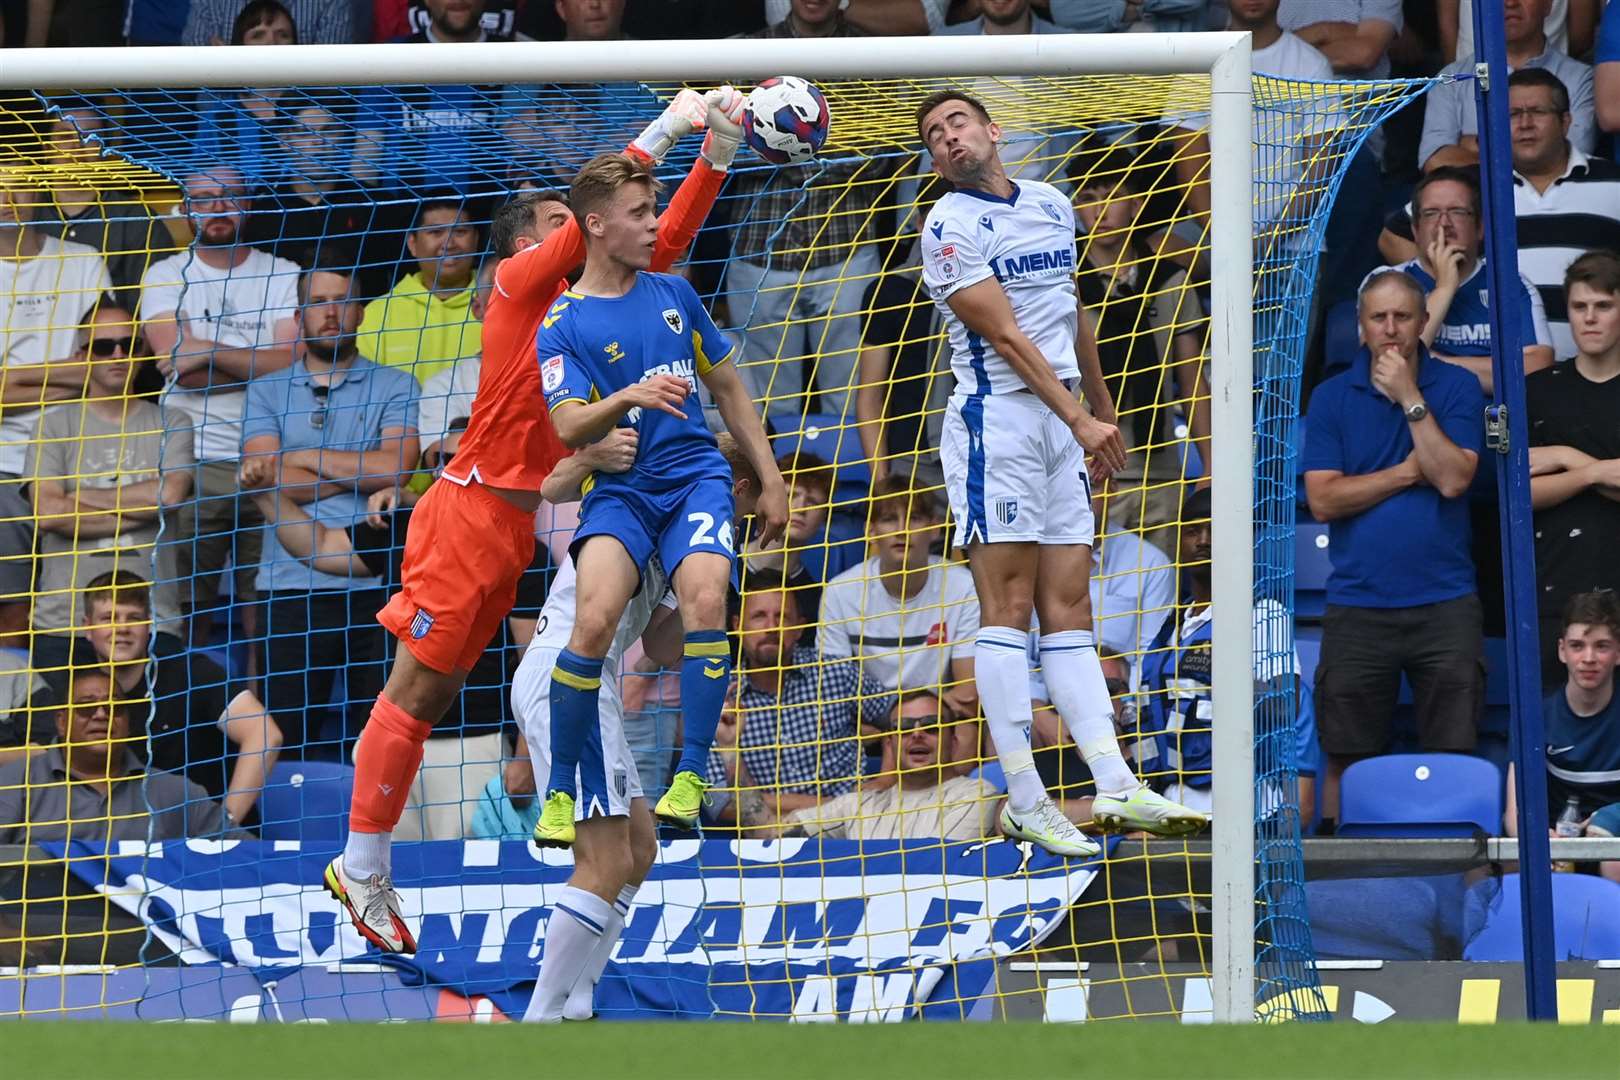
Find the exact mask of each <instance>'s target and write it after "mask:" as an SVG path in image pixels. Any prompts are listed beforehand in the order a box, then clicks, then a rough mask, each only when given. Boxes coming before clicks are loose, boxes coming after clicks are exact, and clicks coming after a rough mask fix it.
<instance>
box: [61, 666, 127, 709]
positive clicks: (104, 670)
mask: <svg viewBox="0 0 1620 1080" xmlns="http://www.w3.org/2000/svg"><path fill="white" fill-rule="evenodd" d="M92 678H93V679H106V680H107V682H108V683H110V684H111V685H112V689H113V692H112V694H111V696H110V700H109V701H108V702H107V706H108V709H109V710H110V711H112V712H121V713H123V714H124V715H126V716H127V715H129V707H130V706H131V705H132V704H134V703H135V700H137V699H132V698H131V697H129V696H126V695H125V694H122V693H120V692H119V690H118V678H117V676H116V675H115V674H114V673H113V670H112V668H111V667H110V666H108V665H106V664H69V665H68V666H67V668H66V669H65V670H62V671H53V672H51V674H50V675H48V676H46V677H45V691H44V697H43V698H42V699H41V700H42V704H44V705H45V706H46V709H45V711H48V712H56V713H64V712H67V710H69V709H71V708H72V707H73V687H74V686H76V685H77V684H78V682H79V680H80V679H92ZM131 693H134V691H131ZM96 703H97V704H99V703H100V701H99V699H98V701H97V702H96Z"/></svg>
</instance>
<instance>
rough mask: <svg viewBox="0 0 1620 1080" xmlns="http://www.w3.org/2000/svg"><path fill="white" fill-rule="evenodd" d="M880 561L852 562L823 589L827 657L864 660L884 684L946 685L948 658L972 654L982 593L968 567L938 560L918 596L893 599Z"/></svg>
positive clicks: (822, 643)
mask: <svg viewBox="0 0 1620 1080" xmlns="http://www.w3.org/2000/svg"><path fill="white" fill-rule="evenodd" d="M880 573H881V571H880V569H879V565H878V560H877V559H875V558H874V559H868V560H866V561H865V562H863V563H860V564H858V565H856V566H852V567H850V568H849V569H848V570H845V571H844V572H843V573H842V574H839V575H838V576H837V577H835V578H833V579H832V580H831V581H829V582H827V587H826V589H825V590H824V591H823V592H822V594H821V629H820V630H819V632H818V633H817V635H816V640H817V643H818V645H819V647H820V649H821V655H822V656H823V657H824V658H827V659H832V658H839V659H842V658H844V657H849V658H851V659H854V660H858V661H860V664H861V673H862V674H863V675H865V676H867V677H868V678H870V679H872V680H873V681H874V682H876V683H878V684H879V685H880V686H882V687H883V689H885V690H896V689H902V688H903V689H906V690H932V691H934V692H935V693H938V692H939V690H940V685H941V684H942V683H943V684H945V685H949V684H950V683H951V682H952V681H953V680H952V679H951V677H950V662H951V661H952V660H957V659H970V658H972V656H973V639H974V638H975V637H976V636H977V635H978V633H979V598H978V595H977V594H976V593H975V592H974V590H973V575H972V574H970V573H968V571H967V569H966V568H965V567H961V566H946V565H945V564H944V563H942V562H940V561H939V560H937V559H936V560H935V561H934V563H933V567H932V569H931V570H930V571H929V573H928V581H927V583H926V584H924V585H923V587H922V589H921V590H920V591H918V593H917V594H916V595H915V596H911V597H908V598H907V599H905V600H896V599H895V598H894V596H893V594H891V593H890V592H889V590H888V589H885V588H884V587H883V580H882V578H881V577H880V576H879V575H880Z"/></svg>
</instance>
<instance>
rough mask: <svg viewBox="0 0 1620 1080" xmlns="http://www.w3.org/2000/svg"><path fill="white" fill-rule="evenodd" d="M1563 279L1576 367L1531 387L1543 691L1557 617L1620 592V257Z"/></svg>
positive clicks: (1555, 663)
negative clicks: (1618, 549)
mask: <svg viewBox="0 0 1620 1080" xmlns="http://www.w3.org/2000/svg"><path fill="white" fill-rule="evenodd" d="M1564 280H1565V282H1566V283H1567V284H1566V286H1565V292H1566V293H1567V295H1568V297H1569V314H1570V326H1571V328H1572V329H1573V331H1574V337H1575V358H1574V359H1573V360H1570V361H1568V362H1567V363H1563V364H1557V365H1554V366H1553V367H1551V368H1548V369H1546V370H1544V371H1538V372H1535V373H1534V374H1532V375H1530V376H1529V377H1528V378H1526V379H1525V381H1524V397H1525V407H1526V409H1527V411H1528V412H1529V416H1530V503H1531V506H1532V507H1534V508H1535V515H1536V516H1535V536H1536V585H1537V590H1538V592H1537V600H1538V602H1539V604H1540V608H1541V677H1542V684H1543V685H1544V686H1552V685H1553V684H1554V683H1556V682H1558V681H1560V680H1561V679H1562V678H1563V661H1562V660H1560V659H1559V655H1558V653H1559V650H1560V649H1561V648H1562V640H1563V633H1562V631H1563V624H1562V623H1561V622H1560V621H1559V618H1558V612H1560V611H1561V610H1562V609H1563V607H1564V605H1565V604H1566V603H1567V602H1568V601H1569V600H1570V598H1571V597H1573V596H1576V595H1578V594H1580V593H1588V592H1601V591H1604V590H1608V591H1614V590H1620V560H1616V558H1615V552H1614V542H1615V538H1616V537H1620V256H1617V255H1615V254H1613V253H1611V252H1607V251H1594V252H1592V253H1591V254H1588V255H1583V256H1581V257H1580V258H1578V259H1576V260H1575V261H1574V263H1572V264H1571V265H1570V267H1569V270H1568V271H1566V273H1565V277H1564Z"/></svg>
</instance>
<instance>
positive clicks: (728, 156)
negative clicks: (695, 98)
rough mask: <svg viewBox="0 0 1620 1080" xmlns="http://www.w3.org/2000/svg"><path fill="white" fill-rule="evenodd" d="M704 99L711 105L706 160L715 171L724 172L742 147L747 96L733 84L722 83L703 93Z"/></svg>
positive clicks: (705, 149) (709, 107)
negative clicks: (724, 84)
mask: <svg viewBox="0 0 1620 1080" xmlns="http://www.w3.org/2000/svg"><path fill="white" fill-rule="evenodd" d="M703 100H704V101H705V102H706V103H707V104H708V117H707V123H708V128H709V133H708V135H706V136H705V137H704V139H703V160H704V161H707V162H708V163H709V165H710V166H711V167H712V168H713V169H714V171H715V172H725V171H726V170H727V169H729V168H730V167H731V161H732V159H733V158H735V157H736V156H737V150H738V148H739V147H741V146H742V137H743V131H742V114H743V106H744V105H745V104H747V102H748V99H747V97H745V96H744V95H743V94H742V93H741V92H740V91H738V90H737V89H735V88H734V87H730V86H722V87H720V88H719V89H718V90H710V91H709V92H708V93H706V94H704V95H703Z"/></svg>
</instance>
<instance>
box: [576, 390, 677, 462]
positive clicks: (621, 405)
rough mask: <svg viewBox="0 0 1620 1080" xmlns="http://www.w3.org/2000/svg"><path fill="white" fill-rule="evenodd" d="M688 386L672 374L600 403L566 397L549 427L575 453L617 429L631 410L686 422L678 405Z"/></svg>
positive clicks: (616, 394)
mask: <svg viewBox="0 0 1620 1080" xmlns="http://www.w3.org/2000/svg"><path fill="white" fill-rule="evenodd" d="M691 389H692V386H691V384H690V383H688V382H687V381H686V380H685V379H681V378H677V377H676V376H674V375H654V376H653V377H652V378H650V379H648V380H647V381H645V382H639V383H636V384H634V385H633V386H627V387H625V388H624V389H623V390H617V391H615V392H614V393H612V394H609V395H608V396H607V397H605V398H603V399H602V400H601V401H592V402H588V403H587V402H583V401H580V400H579V399H578V398H569V399H567V400H565V401H562V402H559V403H558V404H557V406H556V407H555V408H553V409H552V411H551V425H552V427H554V428H556V429H557V438H559V439H561V440H562V442H563V445H564V446H566V447H568V448H570V449H572V450H578V449H579V448H580V447H582V446H584V445H585V444H586V443H593V442H595V441H596V440H598V439H600V438H601V437H602V436H604V435H606V434H607V433H608V432H610V431H612V430H613V429H614V428H615V427H617V426H618V423H619V421H620V420H623V419H624V417H625V415H626V414H628V413H629V412H630V410H632V409H657V410H658V411H660V412H667V413H669V414H670V415H671V416H673V417H675V418H676V419H679V420H685V419H686V413H684V412H682V411H681V403H682V402H684V401H685V400H686V395H687V394H688V393H689V392H690V391H691Z"/></svg>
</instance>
